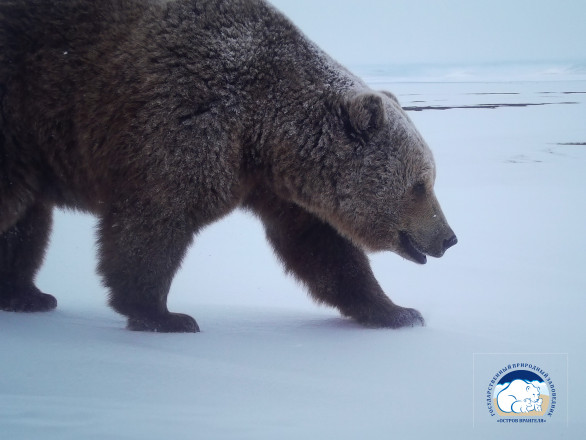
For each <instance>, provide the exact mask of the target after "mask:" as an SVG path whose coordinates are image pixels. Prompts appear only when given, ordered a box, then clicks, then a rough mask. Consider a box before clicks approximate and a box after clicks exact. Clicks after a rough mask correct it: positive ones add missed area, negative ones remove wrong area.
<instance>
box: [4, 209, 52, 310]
mask: <svg viewBox="0 0 586 440" xmlns="http://www.w3.org/2000/svg"><path fill="white" fill-rule="evenodd" d="M51 220H52V207H51V206H48V205H45V204H43V203H42V202H37V203H36V204H35V205H33V206H32V207H30V208H29V209H28V210H27V211H26V212H25V214H24V216H23V217H22V218H21V219H20V220H19V221H17V222H16V224H14V225H12V226H10V227H9V228H8V229H6V230H5V231H3V232H0V309H1V310H5V311H11V312H44V311H47V310H51V309H54V308H55V307H56V306H57V300H56V299H55V298H54V297H53V296H52V295H48V294H46V293H42V292H41V291H40V290H39V289H38V288H37V287H36V286H35V283H34V279H35V276H36V274H37V271H38V269H39V267H40V266H41V264H42V262H43V258H44V256H45V249H46V247H47V243H48V241H49V233H50V231H51Z"/></svg>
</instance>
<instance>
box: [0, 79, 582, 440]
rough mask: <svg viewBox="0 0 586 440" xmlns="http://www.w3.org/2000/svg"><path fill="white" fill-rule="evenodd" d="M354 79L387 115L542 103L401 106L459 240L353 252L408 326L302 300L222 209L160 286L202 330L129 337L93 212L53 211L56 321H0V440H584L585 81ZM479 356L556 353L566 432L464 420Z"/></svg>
mask: <svg viewBox="0 0 586 440" xmlns="http://www.w3.org/2000/svg"><path fill="white" fill-rule="evenodd" d="M369 80H370V81H371V83H372V84H373V87H375V88H377V89H390V90H392V91H393V92H395V93H396V94H397V95H398V96H399V99H400V100H401V102H402V104H403V105H404V106H406V107H408V106H411V107H414V106H420V107H421V106H440V107H450V106H458V107H465V106H476V105H479V104H527V103H532V104H546V105H533V106H526V107H497V108H491V109H489V108H458V109H449V110H425V111H412V112H410V113H409V114H410V116H411V118H412V119H413V120H414V122H415V124H416V125H417V126H418V128H419V129H420V131H421V132H422V134H423V135H424V137H425V138H426V140H427V141H428V143H429V145H430V146H431V148H432V150H433V151H434V155H435V158H436V162H437V167H438V179H437V182H436V192H437V194H438V197H439V200H440V202H441V203H442V207H443V210H444V212H445V214H446V216H447V218H448V220H449V221H450V224H451V226H452V227H453V229H454V230H455V232H456V233H457V235H458V238H459V244H458V245H457V246H455V247H454V248H452V249H450V250H449V251H448V252H447V253H446V255H445V256H444V257H443V258H442V259H430V261H429V262H428V264H427V265H425V266H417V265H415V264H413V263H410V262H407V261H405V260H403V259H401V258H400V257H398V256H396V255H394V254H390V253H385V254H376V255H372V257H371V259H372V264H373V268H374V271H375V274H376V275H377V277H378V279H379V281H380V283H381V284H382V286H383V288H384V289H385V290H386V292H387V293H388V294H389V295H390V296H391V298H392V299H393V300H394V301H395V302H397V303H399V304H401V305H405V306H410V307H415V308H417V309H419V310H420V311H421V313H422V314H423V315H424V317H425V318H426V320H427V326H426V327H423V328H413V329H402V330H398V331H393V330H372V329H364V328H361V327H359V326H358V325H356V324H354V323H353V322H352V321H349V320H347V319H344V318H342V317H340V316H339V315H338V314H337V312H336V311H334V310H330V309H326V308H323V307H318V306H316V305H315V304H313V303H312V302H311V301H310V300H309V299H308V298H307V296H306V295H305V293H304V292H303V289H302V288H301V286H299V285H298V284H297V283H296V282H295V281H293V280H292V279H291V278H289V277H287V276H285V275H284V274H283V271H282V269H281V267H280V266H279V265H278V263H277V261H276V260H275V258H274V257H273V255H272V253H271V250H270V249H269V247H268V246H267V244H266V243H265V240H264V236H263V231H262V228H261V227H260V224H259V223H258V222H257V221H256V220H255V219H254V218H252V217H250V216H248V215H246V214H243V213H241V212H239V213H235V214H233V215H231V216H229V217H228V218H226V219H225V220H223V221H221V222H219V223H216V224H214V225H212V226H210V227H209V228H208V229H206V230H205V231H204V232H203V233H201V234H200V236H199V237H198V238H197V239H196V245H195V246H194V247H193V248H192V249H191V251H190V253H189V255H188V257H187V259H186V261H185V262H184V265H183V268H182V270H181V272H180V273H179V274H178V276H177V277H176V279H175V281H174V284H173V286H172V291H171V295H170V302H169V307H170V309H172V310H176V311H181V312H185V313H189V314H191V315H193V316H194V317H195V318H196V319H197V321H198V323H199V325H200V327H201V328H202V333H199V334H151V333H134V332H129V331H126V330H125V329H124V324H125V321H124V319H123V318H122V317H121V316H119V315H117V314H116V313H114V312H113V311H111V310H110V309H109V308H108V307H107V306H106V292H105V290H104V288H102V287H101V285H100V282H99V279H98V278H97V276H96V275H95V269H94V268H95V264H96V262H95V250H94V247H93V241H94V240H93V227H94V224H95V223H94V221H93V219H92V218H90V217H87V216H83V215H79V214H72V213H63V212H59V213H56V218H55V230H54V234H53V241H52V245H51V247H50V250H49V253H48V256H47V259H46V263H45V266H44V268H43V270H42V272H41V273H40V275H39V277H38V284H39V286H40V287H41V288H42V289H43V290H45V291H47V292H50V293H53V294H55V295H56V296H57V298H58V301H59V306H58V308H57V310H56V311H54V312H50V313H46V314H11V313H0V353H1V363H0V372H1V374H0V438H2V439H47V440H48V439H59V440H65V439H162V438H173V439H193V438H197V439H298V438H306V439H387V438H388V439H390V438H398V439H420V438H421V439H422V438H430V437H433V438H445V439H476V438H487V439H492V438H567V439H579V438H584V434H585V433H586V424H585V421H584V420H585V418H584V413H583V411H584V405H583V393H582V392H580V391H581V390H584V389H586V380H585V375H584V374H583V372H584V367H585V366H586V349H585V346H584V345H585V344H584V342H585V336H586V332H585V330H584V325H583V323H584V321H583V319H584V311H585V310H586V299H585V295H584V293H585V291H586V275H585V271H584V257H583V252H584V249H585V248H586V227H585V226H584V225H585V224H586V220H585V218H586V205H585V194H586V178H585V172H586V145H584V143H586V124H585V121H586V94H585V93H584V92H586V81H551V80H550V81H547V82H535V81H534V82H492V83H488V82H465V83H456V82H450V83H446V82H441V83H390V82H389V81H390V80H389V79H388V78H387V79H385V78H381V77H380V76H379V77H376V78H375V76H374V75H373V76H371V77H370V79H369ZM568 92H581V93H568ZM564 102H572V103H571V104H564ZM564 144H565V145H564ZM577 144H582V145H577ZM492 352H499V353H551V352H553V353H567V354H568V359H569V378H568V383H569V386H570V389H571V390H572V392H570V393H568V395H567V404H568V405H567V408H565V409H567V423H557V424H552V423H549V424H545V425H546V426H510V425H508V426H502V425H497V424H493V425H490V426H485V425H482V426H481V425H479V424H476V425H474V424H473V423H474V422H473V407H474V406H476V405H484V404H485V403H484V402H485V399H484V396H482V395H478V393H475V392H474V390H473V388H474V387H473V354H474V353H492ZM489 380H490V377H488V378H487V382H488V381H489ZM565 399H566V397H565V396H564V398H563V399H561V396H560V400H561V401H563V402H565ZM561 406H562V405H561V403H560V407H561ZM562 410H564V408H560V411H562ZM564 422H565V420H564Z"/></svg>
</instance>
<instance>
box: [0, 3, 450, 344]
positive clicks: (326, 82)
mask: <svg viewBox="0 0 586 440" xmlns="http://www.w3.org/2000/svg"><path fill="white" fill-rule="evenodd" d="M434 178H435V166H434V162H433V158H432V155H431V153H430V151H429V149H428V147H427V145H426V144H425V142H424V141H423V139H422V138H421V136H420V135H419V133H418V132H417V130H416V129H415V128H414V126H413V124H412V123H411V121H410V120H409V118H408V117H407V115H406V114H405V113H404V112H403V110H402V109H401V107H400V105H399V103H398V101H397V100H396V98H395V97H394V96H393V95H391V94H390V93H387V92H374V91H372V90H370V89H368V88H367V87H366V85H365V84H364V83H363V82H362V81H361V80H360V79H358V78H357V77H355V76H354V75H352V74H351V73H349V72H348V71H347V70H346V69H344V68H343V67H342V66H340V65H339V64H337V63H336V62H334V61H333V60H332V59H330V58H329V57H328V56H327V55H325V54H324V53H322V52H321V51H320V49H319V48H317V47H316V46H315V45H314V44H313V43H311V42H310V41H308V40H307V39H306V38H305V37H304V36H303V35H302V34H301V33H300V31H299V30H298V29H297V28H296V27H295V26H293V25H292V24H291V23H290V22H289V21H288V20H287V19H286V18H285V17H283V16H282V15H281V14H280V13H279V12H278V11H276V10H275V9H274V8H273V7H271V6H270V5H268V4H267V3H265V2H264V1H263V0H170V1H165V0H100V1H94V0H2V2H0V308H1V309H4V310H10V311H43V310H49V309H52V308H54V307H55V306H56V304H57V303H56V300H55V298H54V297H53V296H51V295H48V294H44V293H42V292H41V291H40V290H39V289H38V288H37V287H36V286H35V284H34V278H35V274H36V272H37V270H38V268H39V266H40V264H41V262H42V260H43V255H44V250H45V247H46V245H47V241H48V236H49V231H50V227H51V211H52V209H53V207H55V206H58V207H69V208H74V209H80V210H83V211H87V212H91V213H93V214H94V215H96V216H98V218H99V231H98V233H99V238H98V241H99V272H100V274H101V275H102V277H103V280H104V284H105V285H106V287H107V288H108V289H109V292H110V304H111V305H112V307H113V308H114V309H116V310H117V311H118V312H120V313H122V314H124V315H126V316H127V317H128V327H129V328H130V329H133V330H150V331H163V332H173V331H197V330H198V326H197V324H196V322H195V320H194V319H193V318H191V317H190V316H187V315H182V314H176V313H170V312H169V311H168V310H167V294H168V291H169V287H170V285H171V280H172V278H173V276H174V274H175V272H176V270H177V269H178V267H179V266H180V263H181V260H182V257H183V256H184V254H185V251H186V249H187V248H188V246H189V244H190V243H191V241H192V238H193V236H194V235H195V234H196V233H197V232H198V231H199V230H200V229H201V228H203V227H204V226H205V225H207V224H209V223H210V222H213V221H215V220H217V219H219V218H220V217H222V216H224V215H226V214H228V213H229V212H230V211H232V210H233V209H235V208H236V207H238V206H242V207H244V208H246V209H249V210H251V211H252V212H254V213H255V214H256V215H257V216H258V217H259V218H260V219H261V220H262V221H263V223H264V225H265V227H266V232H267V236H268V239H269V241H270V242H271V244H272V245H273V247H274V249H275V251H276V253H277V255H278V256H279V258H280V259H281V260H282V262H283V263H284V265H285V267H286V269H287V270H288V271H289V272H292V273H293V274H294V275H295V276H296V277H298V278H299V279H300V280H301V281H302V282H303V283H304V284H305V285H306V286H307V288H308V290H309V292H310V293H311V295H312V296H313V297H314V298H315V299H316V300H317V301H318V302H323V303H327V304H329V305H331V306H334V307H337V308H338V309H339V310H340V311H341V313H342V314H344V315H346V316H349V317H352V318H354V319H355V320H357V321H358V322H360V323H362V324H364V325H368V326H379V327H394V328H396V327H401V326H410V325H414V324H422V323H423V319H422V318H421V315H420V314H419V313H418V312H417V311H416V310H413V309H406V308H403V307H399V306H397V305H395V304H394V303H393V302H391V301H390V299H389V298H388V297H387V296H386V295H385V294H384V293H383V291H382V290H381V288H380V286H379V284H378V283H377V281H376V280H375V278H374V276H373V274H372V271H371V269H370V265H369V262H368V258H367V257H366V255H365V253H364V250H363V249H365V250H391V251H394V252H397V253H398V254H399V255H402V256H403V257H405V258H408V259H411V260H413V261H416V262H418V263H424V262H425V260H426V256H425V255H426V254H428V255H432V256H435V257H439V256H441V255H442V254H443V253H444V251H445V250H446V249H447V248H448V247H450V246H451V245H453V244H455V242H456V238H455V236H454V234H453V232H452V231H451V229H450V228H449V226H448V225H447V223H446V221H445V218H444V216H443V214H442V212H441V209H440V207H439V204H438V203H437V201H436V199H435V196H434V194H433V183H434Z"/></svg>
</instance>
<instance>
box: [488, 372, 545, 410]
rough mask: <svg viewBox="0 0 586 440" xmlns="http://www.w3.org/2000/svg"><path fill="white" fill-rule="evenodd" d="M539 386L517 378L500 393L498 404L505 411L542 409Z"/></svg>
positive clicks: (497, 399)
mask: <svg viewBox="0 0 586 440" xmlns="http://www.w3.org/2000/svg"><path fill="white" fill-rule="evenodd" d="M539 394H540V391H539V388H538V387H536V386H535V385H533V384H532V383H531V382H527V381H525V380H523V379H515V380H514V381H512V382H511V383H510V384H509V385H507V386H506V387H505V388H503V389H502V390H501V392H499V393H498V396H497V398H496V402H497V405H498V407H499V409H500V410H501V411H502V412H505V413H511V412H513V413H526V412H529V411H541V404H542V402H543V399H540V398H539Z"/></svg>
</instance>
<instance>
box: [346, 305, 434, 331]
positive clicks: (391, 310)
mask: <svg viewBox="0 0 586 440" xmlns="http://www.w3.org/2000/svg"><path fill="white" fill-rule="evenodd" d="M355 319H356V320H357V321H358V322H359V323H361V324H362V325H365V326H367V327H381V328H401V327H415V326H424V325H425V321H424V319H423V316H421V313H419V312H418V311H417V310H415V309H409V308H405V307H400V306H396V305H393V306H392V307H381V308H377V309H374V310H370V311H369V313H368V314H366V315H363V316H360V317H357V318H355Z"/></svg>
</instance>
